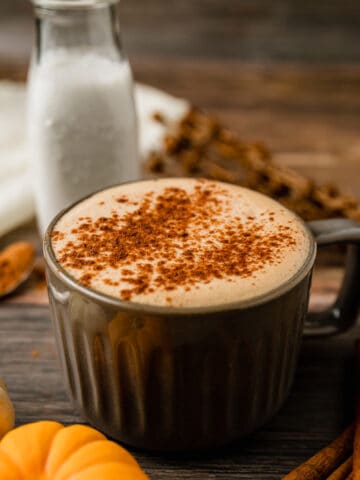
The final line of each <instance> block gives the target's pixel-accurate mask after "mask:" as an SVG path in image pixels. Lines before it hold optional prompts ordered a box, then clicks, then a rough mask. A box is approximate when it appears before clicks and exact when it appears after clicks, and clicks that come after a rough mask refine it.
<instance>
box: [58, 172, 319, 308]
mask: <svg viewBox="0 0 360 480" xmlns="http://www.w3.org/2000/svg"><path fill="white" fill-rule="evenodd" d="M51 242H52V247H53V250H54V253H55V256H56V259H57V261H58V263H59V264H60V265H61V266H62V267H63V268H64V269H65V270H66V271H67V272H68V274H70V275H71V276H72V277H73V278H74V279H75V280H76V281H77V282H78V283H80V284H82V285H84V286H86V287H89V288H91V289H93V290H96V291H98V292H101V293H103V294H106V295H108V296H112V297H115V298H118V299H122V300H124V301H130V302H135V303H140V304H144V305H152V306H168V307H204V306H216V305H224V304H230V303H233V302H239V301H249V300H250V301H251V300H253V299H255V298H257V297H259V296H262V295H266V294H268V293H270V292H271V291H273V290H274V289H276V288H278V287H280V286H281V285H284V284H286V283H287V282H288V281H289V280H290V279H291V278H293V277H294V276H295V275H296V274H297V273H298V272H299V270H301V267H302V266H303V265H304V262H305V261H306V258H307V256H308V255H309V249H310V240H309V235H308V233H307V231H306V229H305V227H304V225H303V224H302V223H301V221H299V220H298V219H297V217H296V216H295V215H294V214H292V213H291V212H290V211H289V210H287V209H285V208H283V207H282V206H281V205H280V204H278V203H277V202H275V201H273V200H272V199H270V198H268V197H265V196H264V195H261V194H259V193H256V192H253V191H251V190H248V189H245V188H242V187H239V186H235V185H229V184H224V183H220V182H216V181H211V180H205V179H190V178H177V179H175V178H171V179H169V178H167V179H158V180H147V181H141V182H137V183H130V184H126V185H120V186H117V187H114V188H110V189H107V190H104V191H102V192H100V193H97V194H94V195H92V196H91V197H89V198H87V199H85V200H83V201H82V202H80V203H78V204H76V205H75V206H74V207H73V208H72V209H70V210H68V211H67V212H66V213H65V214H64V215H63V216H62V217H60V219H59V220H58V222H57V224H56V225H55V227H54V229H53V231H52V236H51Z"/></svg>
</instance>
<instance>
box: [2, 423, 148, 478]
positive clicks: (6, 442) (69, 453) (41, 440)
mask: <svg viewBox="0 0 360 480" xmlns="http://www.w3.org/2000/svg"><path fill="white" fill-rule="evenodd" d="M0 479H1V480H147V479H148V477H147V476H146V475H145V473H144V472H143V471H142V470H141V468H140V466H139V465H138V463H137V462H136V460H135V459H134V457H132V456H131V455H130V453H129V452H128V451H127V450H125V449H124V448H122V447H120V445H118V444H116V443H114V442H111V441H109V440H107V439H106V437H105V436H104V435H102V434H101V433H100V432H98V431H97V430H95V429H93V428H91V427H87V426H85V425H71V426H69V427H64V426H63V425H61V424H60V423H57V422H50V421H42V422H35V423H29V424H27V425H23V426H21V427H18V428H15V430H12V431H11V432H9V433H7V434H6V435H5V436H4V437H3V439H2V440H1V441H0Z"/></svg>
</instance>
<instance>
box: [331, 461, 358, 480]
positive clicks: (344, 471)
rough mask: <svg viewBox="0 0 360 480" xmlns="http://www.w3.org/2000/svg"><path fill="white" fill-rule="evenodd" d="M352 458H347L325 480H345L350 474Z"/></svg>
mask: <svg viewBox="0 0 360 480" xmlns="http://www.w3.org/2000/svg"><path fill="white" fill-rule="evenodd" d="M352 464H353V458H352V457H349V458H348V459H347V460H345V462H343V463H342V464H341V465H340V467H338V468H337V469H336V470H335V472H334V473H332V474H331V475H330V477H328V479H327V480H347V479H348V478H349V475H350V474H351V472H352Z"/></svg>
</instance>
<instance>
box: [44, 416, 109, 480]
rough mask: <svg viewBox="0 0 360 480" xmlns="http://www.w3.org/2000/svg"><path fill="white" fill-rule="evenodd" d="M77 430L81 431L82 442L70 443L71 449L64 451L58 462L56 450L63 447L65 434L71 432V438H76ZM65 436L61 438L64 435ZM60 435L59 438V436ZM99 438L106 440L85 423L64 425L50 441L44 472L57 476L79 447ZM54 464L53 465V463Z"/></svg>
mask: <svg viewBox="0 0 360 480" xmlns="http://www.w3.org/2000/svg"><path fill="white" fill-rule="evenodd" d="M79 432H80V433H81V439H80V442H84V443H82V444H81V443H80V444H79V443H77V442H75V443H74V444H72V445H71V450H69V451H67V452H66V455H67V456H65V457H62V458H61V461H60V463H59V457H58V458H56V453H57V452H56V451H57V450H59V448H60V449H61V447H62V448H63V445H61V443H62V442H63V441H64V440H67V439H66V436H68V435H69V434H70V433H71V437H72V438H74V437H75V438H78V436H79ZM64 436H65V438H62V437H64ZM60 437H61V438H60ZM99 440H106V437H105V436H104V435H103V434H102V433H101V432H98V431H97V430H94V429H93V428H91V427H88V426H87V425H82V424H74V425H69V426H67V427H64V428H63V429H62V430H60V431H59V432H57V434H56V435H55V437H54V439H53V441H52V443H51V448H50V449H49V453H48V456H47V459H46V463H45V466H44V472H45V473H46V474H48V475H50V476H51V477H52V476H55V478H57V477H58V475H60V474H61V470H62V469H63V467H64V465H66V463H67V462H68V461H70V459H71V458H72V456H73V455H74V454H76V452H78V451H79V449H81V448H83V447H85V446H86V445H89V444H90V443H93V442H96V441H99ZM53 447H54V448H55V451H54V452H53V451H52V449H53ZM54 464H55V465H54Z"/></svg>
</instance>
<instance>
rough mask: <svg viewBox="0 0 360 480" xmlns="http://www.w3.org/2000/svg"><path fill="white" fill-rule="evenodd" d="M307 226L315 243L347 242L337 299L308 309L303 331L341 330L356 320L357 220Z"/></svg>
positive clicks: (359, 290) (359, 277)
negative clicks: (317, 309)
mask: <svg viewBox="0 0 360 480" xmlns="http://www.w3.org/2000/svg"><path fill="white" fill-rule="evenodd" d="M307 225H308V227H309V229H310V231H311V232H312V234H313V235H314V238H315V240H316V243H317V245H318V246H320V247H321V246H324V245H332V244H344V243H345V244H348V247H347V255H346V263H345V274H344V279H343V281H342V284H341V287H340V290H339V293H338V296H337V299H336V300H335V302H334V304H333V305H332V306H331V307H329V308H328V309H327V310H324V311H323V312H311V313H309V314H308V316H307V319H306V321H305V328H304V334H305V335H307V336H313V337H314V336H324V335H334V334H336V333H341V332H343V331H344V330H346V329H348V328H349V327H351V326H352V325H354V323H355V322H356V318H357V314H358V311H359V306H360V224H359V223H357V222H355V221H354V220H349V219H343V218H339V219H331V220H317V221H313V222H308V224H307Z"/></svg>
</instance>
